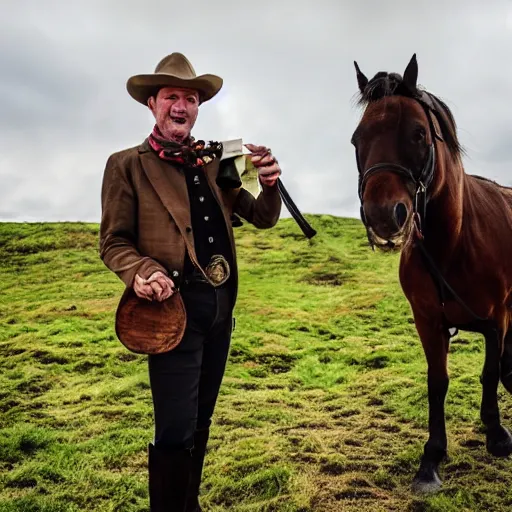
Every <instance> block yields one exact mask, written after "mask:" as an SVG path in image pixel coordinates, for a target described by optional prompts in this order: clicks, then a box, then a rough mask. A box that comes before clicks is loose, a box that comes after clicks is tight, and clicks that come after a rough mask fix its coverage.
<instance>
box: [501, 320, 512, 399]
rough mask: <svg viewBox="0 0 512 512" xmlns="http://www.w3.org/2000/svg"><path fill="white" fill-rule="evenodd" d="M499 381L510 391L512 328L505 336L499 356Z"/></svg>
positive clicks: (511, 391) (511, 388) (511, 380)
mask: <svg viewBox="0 0 512 512" xmlns="http://www.w3.org/2000/svg"><path fill="white" fill-rule="evenodd" d="M500 378H501V383H502V384H503V386H504V387H505V389H506V390H507V391H508V392H509V393H512V328H511V329H509V331H508V333H507V335H506V336H505V348H504V350H503V355H502V356H501V371H500Z"/></svg>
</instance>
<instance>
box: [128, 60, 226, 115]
mask: <svg viewBox="0 0 512 512" xmlns="http://www.w3.org/2000/svg"><path fill="white" fill-rule="evenodd" d="M222 83H223V80H222V78H220V77H219V76H215V75H200V76H197V75H196V72H195V71H194V68H193V67H192V64H191V63H190V61H189V60H188V59H187V58H186V57H185V55H183V54H182V53H178V52H174V53H171V54H170V55H167V57H164V58H163V59H162V60H161V61H160V62H159V63H158V65H157V66H156V68H155V72H154V73H153V74H151V75H135V76H132V77H131V78H129V79H128V82H126V89H127V90H128V93H129V94H130V96H131V97H132V98H133V99H135V100H137V101H138V102H139V103H142V104H143V105H146V106H147V104H148V99H149V98H150V97H151V96H155V95H156V93H157V92H158V90H159V89H161V88H162V87H183V88H185V89H195V90H196V91H198V92H199V98H200V100H201V103H202V102H204V101H208V100H210V99H212V98H213V97H214V96H215V95H216V94H217V93H218V92H219V91H220V89H221V87H222Z"/></svg>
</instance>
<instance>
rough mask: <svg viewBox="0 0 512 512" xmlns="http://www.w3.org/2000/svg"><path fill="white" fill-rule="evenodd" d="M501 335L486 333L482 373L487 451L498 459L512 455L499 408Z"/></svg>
mask: <svg viewBox="0 0 512 512" xmlns="http://www.w3.org/2000/svg"><path fill="white" fill-rule="evenodd" d="M500 341H501V340H500V333H499V332H498V330H496V329H489V331H488V332H486V333H485V363H484V369H483V372H482V406H481V409H480V417H481V418H482V422H483V424H484V425H485V430H486V436H487V451H488V452H489V453H492V454H493V455H496V456H498V457H506V456H507V455H510V454H511V453H512V436H511V435H510V432H509V431H508V430H507V429H506V428H504V427H503V426H502V425H501V422H500V410H499V407H498V384H499V381H500V356H501V354H500V345H501V343H500Z"/></svg>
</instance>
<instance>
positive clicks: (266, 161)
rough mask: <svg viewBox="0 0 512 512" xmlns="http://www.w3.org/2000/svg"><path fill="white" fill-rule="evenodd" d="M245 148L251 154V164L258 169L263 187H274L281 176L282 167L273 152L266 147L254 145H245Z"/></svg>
mask: <svg viewBox="0 0 512 512" xmlns="http://www.w3.org/2000/svg"><path fill="white" fill-rule="evenodd" d="M245 147H246V148H247V149H248V150H249V151H250V152H251V162H252V163H253V165H254V167H256V168H257V169H258V175H259V178H260V182H261V183H262V184H263V185H267V186H269V187H273V186H274V185H275V184H276V182H277V178H279V176H281V167H279V164H278V162H277V160H276V159H275V157H274V155H273V154H272V151H271V150H270V149H269V148H267V147H265V146H256V145H254V144H245Z"/></svg>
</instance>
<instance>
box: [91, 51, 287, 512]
mask: <svg viewBox="0 0 512 512" xmlns="http://www.w3.org/2000/svg"><path fill="white" fill-rule="evenodd" d="M221 87H222V79H221V78H219V77H217V76H214V75H201V76H196V73H195V71H194V69H193V67H192V65H191V63H190V62H189V61H188V60H187V58H186V57H185V56H184V55H182V54H180V53H173V54H171V55H168V56H167V57H165V58H164V59H162V60H161V61H160V63H159V64H158V65H157V67H156V69H155V72H154V73H153V74H149V75H137V76H133V77H131V78H130V79H129V80H128V82H127V89H128V92H129V94H130V95H131V96H132V97H133V98H134V99H135V100H137V101H138V102H140V103H142V104H143V105H146V106H147V107H149V109H150V111H151V112H152V114H153V115H154V117H155V121H156V124H155V127H154V128H153V131H152V133H151V134H150V135H149V137H148V139H146V140H145V141H144V143H143V144H141V145H140V146H138V147H134V148H131V149H127V150H124V151H121V152H119V153H115V154H113V155H112V156H111V157H110V158H109V159H108V162H107V165H106V169H105V175H104V179H103V187H102V219H101V228H100V256H101V258H102V260H103V261H104V263H105V264H106V266H107V267H108V268H109V269H111V270H112V271H113V272H115V273H116V274H117V275H118V276H119V277H120V278H121V279H122V280H123V281H124V283H125V284H126V286H127V287H133V289H134V291H135V293H136V294H137V296H138V297H139V298H140V299H141V300H149V301H165V300H167V299H168V298H169V297H171V296H172V294H173V293H180V294H181V297H182V299H183V303H184V306H185V311H186V317H187V324H186V329H185V333H184V335H183V338H182V339H181V342H180V343H179V344H178V346H177V347H176V348H174V349H173V350H171V351H169V352H166V353H163V354H158V355H150V356H148V361H149V377H150V384H151V392H152V398H153V406H154V417H155V439H154V443H153V444H150V445H149V464H148V465H149V495H150V507H151V510H152V511H153V512H160V511H176V512H184V511H186V512H200V511H201V507H200V505H199V501H198V494H199V485H200V481H201V473H202V468H203V461H204V455H205V449H206V445H207V442H208V435H209V426H210V422H211V417H212V414H213V411H214V407H215V402H216V400H217V395H218V392H219V388H220V384H221V380H222V377H223V374H224V369H225V364H226V359H227V356H228V349H229V344H230V339H231V330H232V323H233V318H232V311H233V307H234V305H235V300H236V294H237V284H238V283H237V265H236V254H235V246H234V239H233V231H232V225H231V218H232V216H233V215H239V216H241V217H242V218H244V219H246V220H247V221H248V222H250V223H252V224H254V225H255V226H256V227H258V228H270V227H272V226H274V225H275V224H276V222H277V220H278V218H279V214H280V209H281V199H280V196H279V193H278V189H277V186H276V182H277V179H278V177H279V175H280V174H281V170H280V168H279V165H278V163H277V161H276V160H275V158H274V157H273V156H272V154H271V152H270V150H269V149H267V148H265V147H263V146H254V145H251V144H247V145H246V147H247V149H248V150H249V151H250V152H251V154H252V156H251V160H252V162H253V164H254V166H255V167H257V169H258V172H259V180H260V183H261V188H262V190H261V193H260V194H259V195H258V197H257V199H255V198H254V197H253V196H252V195H251V194H250V193H249V192H248V191H246V190H244V189H243V188H237V189H229V190H221V189H219V187H218V186H217V184H216V177H217V173H218V169H219V158H218V157H219V149H218V146H217V147H216V146H215V144H214V145H213V146H212V148H211V151H210V152H208V147H205V145H204V144H203V143H202V142H200V143H199V141H198V142H197V143H196V142H195V141H194V139H193V138H192V137H191V135H190V133H191V130H192V128H193V126H194V123H195V121H196V118H197V115H198V111H199V105H201V104H202V103H204V102H206V101H208V100H210V99H211V98H213V97H214V96H215V95H216V94H217V93H218V92H219V90H220V89H221ZM205 154H206V156H205ZM178 289H179V292H177V291H176V290H178Z"/></svg>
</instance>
